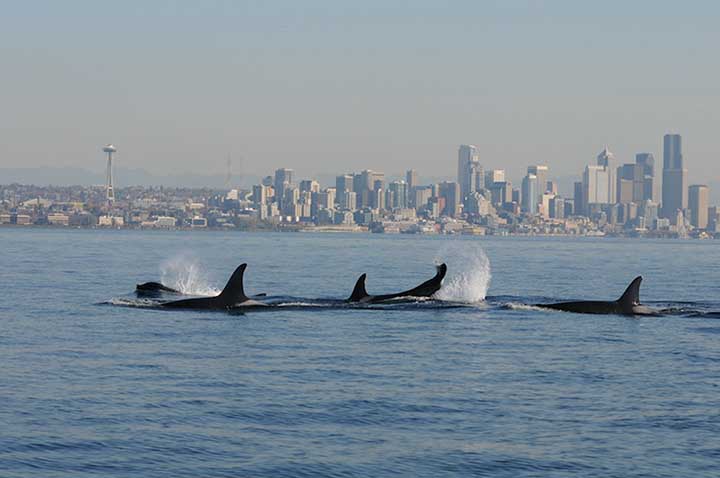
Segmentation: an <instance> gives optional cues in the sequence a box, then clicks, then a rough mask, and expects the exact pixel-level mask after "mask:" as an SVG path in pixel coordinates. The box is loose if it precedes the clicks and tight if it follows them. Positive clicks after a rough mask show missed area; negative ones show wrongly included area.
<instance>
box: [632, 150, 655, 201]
mask: <svg viewBox="0 0 720 478" xmlns="http://www.w3.org/2000/svg"><path fill="white" fill-rule="evenodd" d="M635 164H637V165H639V166H641V167H642V168H643V200H644V201H646V200H650V201H653V202H657V191H656V189H657V188H656V186H657V181H655V157H654V156H653V155H652V153H638V154H636V155H635Z"/></svg>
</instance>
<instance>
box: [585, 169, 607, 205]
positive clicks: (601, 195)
mask: <svg viewBox="0 0 720 478" xmlns="http://www.w3.org/2000/svg"><path fill="white" fill-rule="evenodd" d="M583 203H584V204H586V205H590V204H610V175H609V171H608V169H607V168H606V167H605V166H593V165H589V166H586V167H585V172H584V173H583Z"/></svg>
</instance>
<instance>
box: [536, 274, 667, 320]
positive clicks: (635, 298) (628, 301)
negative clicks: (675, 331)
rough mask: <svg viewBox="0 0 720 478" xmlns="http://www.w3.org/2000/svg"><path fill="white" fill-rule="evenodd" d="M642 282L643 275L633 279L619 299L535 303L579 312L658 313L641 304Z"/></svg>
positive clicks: (555, 308) (543, 306)
mask: <svg viewBox="0 0 720 478" xmlns="http://www.w3.org/2000/svg"><path fill="white" fill-rule="evenodd" d="M641 282H642V276H637V277H636V278H635V279H633V281H632V282H631V283H630V285H629V286H628V287H627V289H625V292H624V293H623V295H621V296H620V298H619V299H618V300H612V301H600V300H579V301H574V302H556V303H553V304H535V306H536V307H542V308H544V309H553V310H562V311H565V312H575V313H578V314H618V315H656V314H657V311H654V310H652V309H650V308H649V307H645V306H644V305H641V304H640V283H641Z"/></svg>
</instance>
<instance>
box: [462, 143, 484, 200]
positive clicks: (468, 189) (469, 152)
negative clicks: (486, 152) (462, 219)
mask: <svg viewBox="0 0 720 478" xmlns="http://www.w3.org/2000/svg"><path fill="white" fill-rule="evenodd" d="M479 167H480V156H479V155H478V150H477V147H475V146H474V145H472V144H461V145H460V148H458V175H457V179H458V180H457V182H458V185H459V186H460V200H461V201H462V200H464V198H466V197H468V196H469V195H470V193H472V192H475V186H476V184H477V178H476V176H477V173H478V169H479Z"/></svg>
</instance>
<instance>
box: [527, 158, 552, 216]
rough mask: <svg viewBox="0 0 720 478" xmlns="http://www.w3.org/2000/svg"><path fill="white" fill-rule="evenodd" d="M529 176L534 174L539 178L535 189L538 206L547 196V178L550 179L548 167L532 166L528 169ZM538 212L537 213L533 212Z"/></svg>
mask: <svg viewBox="0 0 720 478" xmlns="http://www.w3.org/2000/svg"><path fill="white" fill-rule="evenodd" d="M527 172H528V174H534V175H535V177H536V178H537V186H536V189H535V194H536V195H537V201H538V204H539V203H540V202H542V195H543V194H545V191H546V190H547V177H548V167H547V166H544V165H539V164H538V165H532V166H528V168H527ZM533 212H536V211H533Z"/></svg>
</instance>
